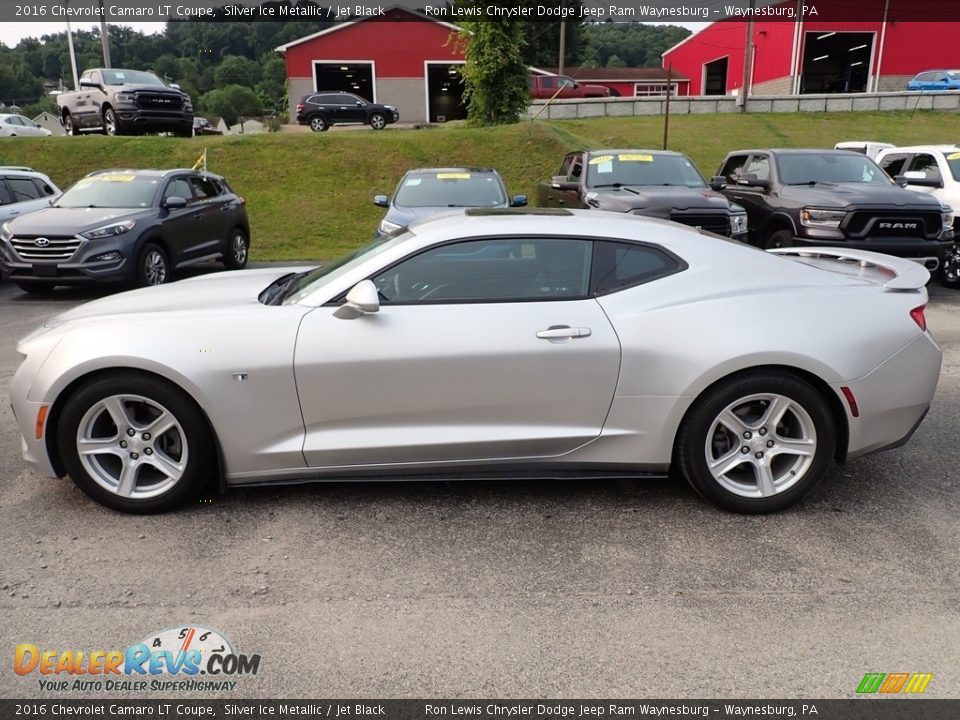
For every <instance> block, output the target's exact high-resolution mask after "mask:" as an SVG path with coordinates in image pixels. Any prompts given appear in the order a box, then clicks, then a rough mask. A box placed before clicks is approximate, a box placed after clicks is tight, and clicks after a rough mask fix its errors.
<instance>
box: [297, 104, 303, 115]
mask: <svg viewBox="0 0 960 720" xmlns="http://www.w3.org/2000/svg"><path fill="white" fill-rule="evenodd" d="M297 112H298V113H299V112H303V103H297Z"/></svg>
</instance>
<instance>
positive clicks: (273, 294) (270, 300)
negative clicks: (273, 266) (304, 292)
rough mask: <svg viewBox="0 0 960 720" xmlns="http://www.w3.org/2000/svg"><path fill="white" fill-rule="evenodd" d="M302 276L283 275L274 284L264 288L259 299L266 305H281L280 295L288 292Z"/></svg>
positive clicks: (295, 274)
mask: <svg viewBox="0 0 960 720" xmlns="http://www.w3.org/2000/svg"><path fill="white" fill-rule="evenodd" d="M298 277H300V275H298V274H297V273H287V274H286V275H281V276H280V277H278V278H277V279H276V280H274V281H273V282H272V283H270V284H269V285H267V287H266V288H264V290H263V292H261V293H260V296H259V297H258V298H257V299H258V300H259V301H260V302H262V303H263V304H264V305H279V304H280V300H281V299H282V298H280V295H281V294H282V293H283V291H284V290H286V289H287V288H288V287H289V286H290V285H291V283H293V281H294V280H296V279H297V278H298Z"/></svg>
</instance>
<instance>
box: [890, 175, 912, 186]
mask: <svg viewBox="0 0 960 720" xmlns="http://www.w3.org/2000/svg"><path fill="white" fill-rule="evenodd" d="M893 181H894V182H895V183H896V184H897V185H899V186H900V187H902V188H905V187H906V186H907V185H908V183H909V180H907V177H906V176H905V175H894V176H893Z"/></svg>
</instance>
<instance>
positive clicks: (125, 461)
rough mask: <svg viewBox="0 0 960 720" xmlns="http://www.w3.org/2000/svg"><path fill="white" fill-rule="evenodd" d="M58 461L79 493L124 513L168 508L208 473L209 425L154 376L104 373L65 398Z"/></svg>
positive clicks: (179, 393) (185, 397)
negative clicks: (61, 462) (59, 459)
mask: <svg viewBox="0 0 960 720" xmlns="http://www.w3.org/2000/svg"><path fill="white" fill-rule="evenodd" d="M57 433H58V435H57V437H58V442H59V444H60V451H61V457H62V460H63V464H64V467H65V468H66V470H67V473H68V474H69V475H70V477H71V479H72V480H73V481H74V483H76V485H77V487H79V488H80V489H81V490H82V491H83V492H84V493H86V494H87V495H88V496H90V497H91V498H93V499H94V500H96V501H97V502H99V503H101V504H102V505H106V506H107V507H110V508H113V509H114V510H120V511H122V512H129V513H154V512H163V511H166V510H170V509H172V508H174V507H177V506H179V505H182V504H183V503H185V502H186V501H187V500H189V499H191V498H193V497H195V496H196V495H197V493H199V492H200V491H201V490H202V489H203V488H205V487H206V485H207V482H208V480H209V479H210V477H211V475H212V470H213V464H212V462H211V457H212V453H213V442H212V439H211V435H210V429H209V426H208V425H207V423H206V420H205V418H203V416H202V414H201V412H200V410H199V409H198V408H197V406H196V404H195V403H194V402H193V400H192V399H191V398H190V397H189V396H188V395H186V394H185V393H184V392H183V391H182V390H180V389H179V388H177V387H176V386H175V385H172V384H170V383H168V382H167V381H165V380H162V379H160V378H156V377H152V376H148V375H141V374H139V373H133V372H121V373H115V374H111V375H109V376H103V377H100V378H98V379H95V380H93V381H92V382H90V383H88V384H86V385H84V386H82V387H81V388H80V389H79V390H77V391H76V392H75V393H74V394H73V395H72V396H71V397H70V398H69V399H68V400H67V401H66V405H65V406H64V409H63V412H62V413H61V415H60V419H59V421H58V423H57Z"/></svg>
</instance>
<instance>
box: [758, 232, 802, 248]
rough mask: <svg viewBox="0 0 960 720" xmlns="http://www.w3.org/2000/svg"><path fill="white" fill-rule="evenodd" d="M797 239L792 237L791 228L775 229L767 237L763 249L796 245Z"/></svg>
mask: <svg viewBox="0 0 960 720" xmlns="http://www.w3.org/2000/svg"><path fill="white" fill-rule="evenodd" d="M796 244H797V241H796V240H794V239H793V231H792V230H777V231H776V232H775V233H773V234H771V235H770V237H768V238H767V242H766V245H765V246H764V249H766V250H772V249H773V248H789V247H796Z"/></svg>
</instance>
